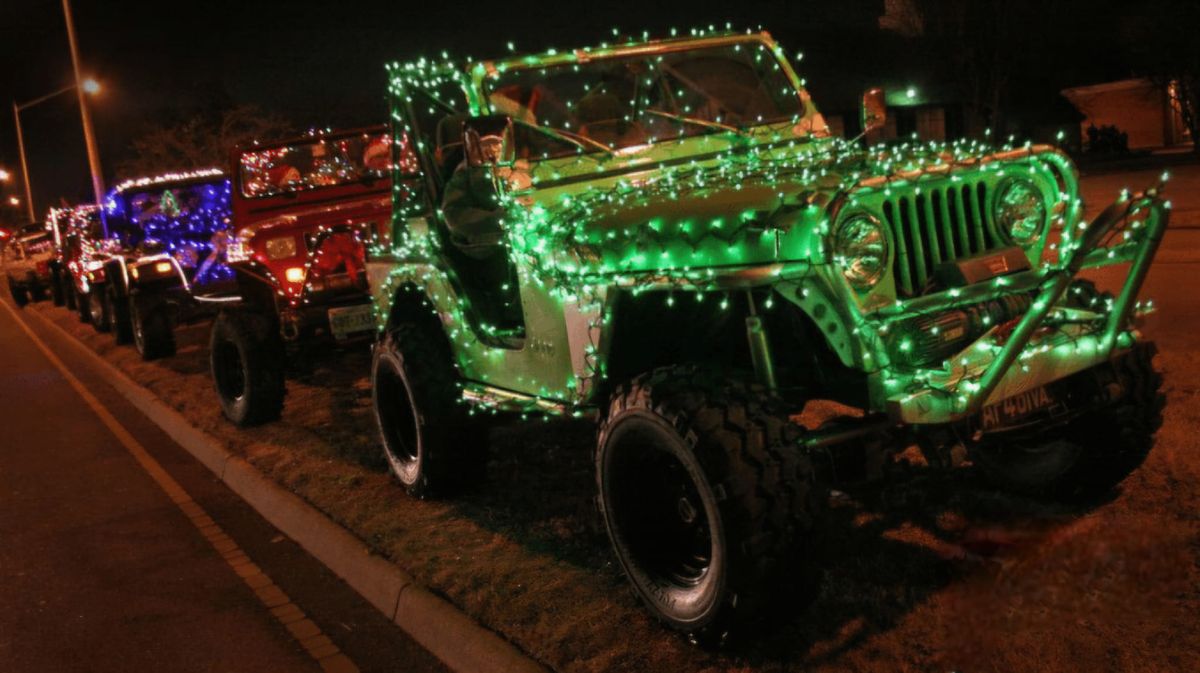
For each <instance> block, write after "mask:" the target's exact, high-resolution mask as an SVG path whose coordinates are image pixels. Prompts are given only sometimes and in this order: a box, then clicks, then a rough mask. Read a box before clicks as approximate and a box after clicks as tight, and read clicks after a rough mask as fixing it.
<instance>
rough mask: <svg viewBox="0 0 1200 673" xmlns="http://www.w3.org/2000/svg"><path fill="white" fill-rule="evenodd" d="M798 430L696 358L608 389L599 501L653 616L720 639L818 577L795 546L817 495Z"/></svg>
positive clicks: (803, 537) (807, 528)
mask: <svg viewBox="0 0 1200 673" xmlns="http://www.w3.org/2000/svg"><path fill="white" fill-rule="evenodd" d="M799 432H800V430H799V428H798V427H797V426H795V425H792V424H791V423H790V422H789V421H788V419H787V417H786V415H785V414H783V413H779V412H778V411H776V410H775V409H774V403H773V401H772V399H771V398H770V397H768V396H767V395H765V394H764V393H760V392H758V391H755V390H753V389H751V388H750V387H748V386H746V385H744V384H742V383H739V382H734V381H725V380H721V379H720V378H718V377H715V376H712V375H709V374H707V373H705V372H702V371H700V370H697V369H695V368H691V367H667V368H663V369H658V370H655V371H653V372H650V373H648V374H645V375H643V376H641V377H638V378H637V379H635V380H634V381H632V382H631V383H630V384H628V385H627V386H624V387H622V388H620V389H618V390H617V391H616V392H615V393H614V394H613V396H612V401H611V403H610V407H609V412H608V416H607V418H606V419H605V421H604V422H603V424H602V425H601V428H600V435H599V441H598V446H597V450H596V478H597V483H598V487H599V493H600V497H599V504H600V509H601V513H602V516H603V518H604V524H605V527H606V528H607V530H608V535H609V539H610V541H611V542H612V545H613V549H614V551H615V552H616V555H617V558H618V559H619V560H620V562H621V566H622V567H623V568H624V570H625V573H626V575H627V576H628V578H629V580H630V581H631V583H632V584H633V587H634V589H635V590H636V591H637V593H638V594H639V595H640V597H641V598H642V601H643V602H644V603H645V604H646V606H647V607H648V608H649V610H650V612H651V613H652V614H653V615H654V616H655V617H657V618H658V619H659V620H660V621H662V622H663V623H665V624H667V625H668V626H670V627H671V628H674V629H676V630H678V631H682V632H685V633H689V634H692V635H693V636H694V637H696V638H699V639H702V640H706V641H712V640H720V639H722V638H724V637H725V635H726V634H727V633H729V632H730V631H731V630H737V629H739V628H743V627H744V626H745V625H746V624H748V623H753V622H755V621H759V620H761V619H763V618H765V617H767V616H769V615H770V614H772V613H773V612H774V611H775V610H776V609H778V608H780V607H783V604H784V602H785V600H784V599H785V598H788V597H790V596H794V595H796V594H797V593H799V591H798V590H800V589H810V588H811V587H812V586H813V585H814V584H815V578H816V573H815V572H814V571H813V570H812V569H811V568H810V566H809V564H808V563H807V558H806V557H804V556H802V555H800V554H798V551H800V549H799V547H801V546H802V545H803V544H804V543H805V542H806V541H808V539H809V538H810V533H811V531H812V528H813V524H814V519H815V518H816V516H817V515H818V512H819V511H820V509H821V500H820V497H819V489H818V488H817V486H816V483H815V476H814V470H813V465H812V463H811V461H810V460H809V458H808V457H807V456H806V455H804V454H803V453H802V452H801V450H800V449H799V447H798V446H797V445H796V439H798V436H799Z"/></svg>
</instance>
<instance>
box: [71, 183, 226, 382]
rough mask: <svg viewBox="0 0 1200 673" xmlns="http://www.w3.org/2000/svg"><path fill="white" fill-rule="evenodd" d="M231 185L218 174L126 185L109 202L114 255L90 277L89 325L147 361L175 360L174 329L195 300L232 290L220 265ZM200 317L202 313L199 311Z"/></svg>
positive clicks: (187, 315) (107, 226)
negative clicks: (226, 288) (196, 296)
mask: <svg viewBox="0 0 1200 673" xmlns="http://www.w3.org/2000/svg"><path fill="white" fill-rule="evenodd" d="M229 199H230V186H229V180H227V179H226V178H225V174H224V173H223V172H222V171H220V170H217V169H209V170H202V171H193V172H188V173H171V174H166V175H160V176H156V177H149V178H141V179H137V180H129V181H126V182H124V183H122V184H120V185H118V186H117V187H115V188H113V190H112V191H110V192H109V193H108V195H107V196H106V197H105V199H104V204H103V211H104V212H103V214H104V225H105V226H104V229H105V230H106V235H105V238H106V240H107V241H108V247H109V249H110V251H109V252H108V253H107V254H106V255H105V256H103V257H102V258H101V259H98V260H95V261H93V263H92V264H90V265H89V266H90V267H91V268H90V269H89V270H88V271H87V273H86V286H85V287H86V288H87V289H86V290H85V292H86V295H87V297H86V305H87V307H88V313H89V315H90V318H91V323H92V325H93V326H94V327H95V328H96V329H97V330H98V331H101V332H109V331H111V332H112V333H113V334H114V336H115V337H116V339H117V343H130V342H132V343H133V344H134V346H135V347H136V348H137V350H138V353H140V354H141V356H142V358H143V359H146V360H151V359H154V358H158V357H164V356H168V355H172V354H174V353H175V336H174V328H173V324H174V322H175V321H176V320H177V319H179V318H185V319H186V318H190V317H191V315H190V314H191V313H192V312H193V311H195V310H196V305H195V303H194V302H192V301H191V298H192V297H193V295H194V294H195V293H210V292H212V293H219V292H220V291H221V287H222V286H223V285H224V284H226V283H232V281H233V273H232V271H231V270H230V269H229V268H228V267H227V266H225V265H224V264H223V262H222V260H223V257H224V247H225V237H226V229H227V227H228V226H229V219H230V209H229ZM201 310H202V309H201Z"/></svg>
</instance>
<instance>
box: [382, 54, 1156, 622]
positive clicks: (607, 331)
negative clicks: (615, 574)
mask: <svg viewBox="0 0 1200 673" xmlns="http://www.w3.org/2000/svg"><path fill="white" fill-rule="evenodd" d="M389 70H390V75H391V85H390V94H391V119H392V124H393V134H394V138H395V139H396V143H395V150H394V151H395V154H394V157H393V160H394V161H393V164H394V174H393V178H394V183H393V197H394V225H393V230H392V232H391V236H390V238H389V240H388V241H387V242H386V243H385V244H383V245H381V246H380V247H379V248H378V249H376V250H373V251H372V253H371V256H370V259H369V261H368V273H369V276H370V286H371V288H372V289H373V292H374V296H375V303H376V309H377V311H378V315H377V318H378V325H379V329H380V335H379V341H378V343H377V344H376V347H375V355H374V360H373V365H372V385H373V393H374V407H375V414H376V417H377V420H378V424H379V428H380V431H381V435H382V440H383V445H384V448H385V450H386V455H387V458H388V460H389V462H390V464H391V467H392V469H393V471H394V472H395V474H396V475H397V476H398V477H399V479H400V481H401V482H402V483H403V484H404V486H405V487H406V488H407V489H408V490H409V491H410V492H411V493H412V494H414V495H418V496H425V495H428V494H436V493H446V492H449V491H451V490H452V489H453V488H455V487H457V486H461V485H463V484H464V483H465V482H467V481H469V480H471V479H473V478H477V477H478V476H479V475H480V473H481V472H482V471H483V466H484V464H485V453H484V451H485V434H484V429H485V428H486V424H487V421H488V419H490V418H492V417H493V416H494V415H496V414H500V413H505V412H517V413H522V414H531V413H534V412H537V413H539V414H549V415H562V416H577V417H579V416H582V417H588V418H594V419H596V421H597V423H598V426H599V436H598V443H597V448H596V452H595V465H596V480H597V485H598V491H599V497H598V503H599V506H600V509H601V512H602V516H603V519H604V522H605V525H606V527H607V530H608V533H609V536H610V538H611V541H612V544H613V547H614V549H615V551H616V555H617V557H618V559H619V560H620V562H621V564H622V566H623V568H624V569H625V571H626V573H627V575H628V576H629V578H630V580H631V582H632V584H633V585H634V587H635V588H636V590H637V591H638V593H639V594H640V595H641V597H642V598H643V599H644V601H645V603H646V604H647V605H648V607H649V609H650V610H651V611H652V612H653V613H654V615H655V616H657V617H658V618H659V619H661V620H662V621H664V622H665V623H667V624H668V625H670V626H672V627H674V628H676V629H679V630H682V631H686V632H688V633H692V634H696V635H699V636H720V635H722V634H724V633H726V632H728V630H729V629H730V628H731V627H734V626H736V624H737V623H739V622H742V621H744V620H746V619H748V618H751V617H754V616H756V615H762V614H764V610H766V609H767V608H769V607H770V606H771V605H772V604H775V603H778V601H777V600H775V599H776V598H777V597H781V596H785V595H787V593H786V591H784V589H786V588H787V587H789V586H792V585H795V584H803V583H804V581H805V580H806V578H809V577H811V576H812V572H813V571H812V570H811V569H809V567H808V566H807V565H806V560H807V557H808V556H811V554H806V553H805V543H806V541H807V540H808V537H809V535H810V530H811V528H812V526H813V523H814V520H816V519H817V518H818V517H819V516H820V513H821V510H822V506H823V504H825V503H827V500H828V497H827V494H828V489H829V487H830V486H831V485H836V484H838V483H841V482H844V481H853V480H858V479H862V478H866V477H870V476H872V475H873V474H875V473H876V472H880V471H881V470H880V466H882V465H886V464H887V462H888V459H889V458H890V457H892V456H894V454H895V453H897V452H898V451H901V450H903V449H905V448H906V447H908V446H911V445H912V444H916V445H918V446H919V447H920V448H921V450H922V451H923V452H924V454H925V455H926V456H927V457H928V459H929V460H930V462H945V461H946V460H947V456H950V455H951V452H952V450H954V449H960V450H959V451H957V452H955V453H954V455H955V456H961V455H963V454H962V451H961V449H962V448H965V450H966V455H967V456H969V458H970V462H971V463H973V464H974V465H975V467H976V468H977V469H978V470H979V471H980V472H981V473H982V474H984V475H985V476H987V477H989V478H991V479H992V480H993V481H994V482H995V483H997V484H998V485H1001V486H1004V487H1009V488H1012V489H1014V490H1019V491H1023V492H1027V493H1030V494H1036V495H1042V496H1048V497H1059V498H1067V497H1078V496H1080V495H1085V496H1086V495H1089V494H1092V495H1094V494H1096V493H1097V492H1103V491H1107V490H1108V489H1111V488H1112V487H1113V486H1114V485H1116V484H1117V483H1118V482H1120V481H1121V480H1122V479H1123V478H1124V477H1125V476H1126V475H1128V474H1129V473H1130V472H1131V471H1132V470H1134V469H1135V468H1136V467H1137V466H1138V465H1139V464H1140V463H1141V462H1142V461H1143V459H1144V458H1145V456H1146V454H1147V453H1148V451H1149V450H1150V447H1151V446H1152V443H1153V435H1154V433H1155V431H1156V430H1157V428H1158V426H1159V425H1160V423H1161V410H1162V404H1163V397H1162V395H1161V394H1160V392H1159V388H1160V385H1161V378H1160V376H1159V375H1158V374H1157V373H1156V372H1155V370H1154V368H1153V365H1152V363H1151V360H1152V357H1153V353H1154V348H1153V345H1152V344H1150V343H1148V342H1145V341H1142V340H1141V337H1140V335H1139V334H1138V332H1137V331H1136V330H1135V329H1134V327H1133V320H1134V318H1135V317H1136V316H1137V315H1138V314H1139V312H1140V311H1141V310H1142V309H1143V308H1146V307H1144V306H1141V305H1140V304H1138V303H1137V301H1136V299H1137V294H1138V291H1139V288H1140V286H1141V284H1142V281H1143V280H1144V278H1145V275H1146V272H1147V269H1148V267H1149V265H1150V263H1151V261H1152V259H1153V256H1154V253H1155V250H1156V248H1157V246H1158V243H1159V241H1160V240H1161V237H1162V234H1163V231H1164V229H1165V226H1166V223H1167V210H1166V204H1165V203H1164V202H1163V201H1161V200H1160V198H1159V195H1158V190H1159V188H1160V187H1155V188H1152V189H1150V190H1148V191H1146V192H1145V193H1142V194H1137V195H1125V196H1124V197H1123V198H1122V199H1121V200H1119V201H1118V202H1117V203H1115V204H1113V205H1112V206H1111V207H1109V208H1108V209H1107V210H1105V211H1104V213H1103V214H1102V215H1100V216H1099V217H1098V218H1097V219H1096V220H1095V221H1093V222H1091V223H1084V222H1082V221H1081V213H1082V204H1081V202H1080V200H1079V198H1078V188H1077V177H1076V173H1075V170H1074V168H1073V166H1072V165H1071V163H1070V161H1069V160H1068V159H1067V158H1066V157H1065V156H1064V155H1062V154H1061V153H1060V152H1058V151H1056V150H1055V149H1053V148H1051V147H1039V146H1026V147H1022V148H1005V149H1002V150H991V149H988V148H984V147H982V146H979V145H977V144H973V143H967V142H959V143H952V144H929V145H916V144H908V145H898V146H895V147H888V148H885V147H876V148H871V149H863V147H862V145H861V144H860V143H859V142H857V140H854V141H846V140H844V139H841V138H837V137H834V136H832V135H831V134H830V132H829V130H828V127H827V125H826V123H825V121H824V119H823V118H822V116H821V114H820V113H819V112H818V111H817V109H816V108H815V107H814V105H813V103H812V102H811V100H810V99H809V96H808V94H807V93H806V92H805V89H804V81H803V80H802V79H800V78H799V77H798V76H797V75H796V73H795V72H794V71H793V69H792V66H791V65H790V64H789V62H788V60H787V58H786V57H785V55H784V51H783V50H782V49H781V48H780V47H779V46H778V45H777V44H776V43H775V42H774V41H773V40H772V39H771V37H770V36H769V35H767V34H765V33H754V34H732V33H728V34H720V33H718V34H692V35H691V36H688V37H679V38H672V39H667V40H662V41H647V42H628V43H621V44H616V45H600V46H599V47H596V48H590V49H580V50H574V51H562V52H550V53H546V54H542V55H538V56H523V57H510V58H504V59H499V60H494V61H483V62H478V63H471V64H468V65H466V66H457V67H456V66H454V65H452V64H449V63H440V62H439V63H435V62H426V61H422V62H417V63H410V64H407V65H393V66H391V67H390V68H389ZM884 115H885V110H884V107H883V105H882V94H881V92H879V91H877V90H875V91H870V92H868V93H867V94H866V95H864V101H863V118H864V119H863V124H864V128H867V129H868V130H870V129H874V128H877V127H878V126H880V125H881V124H882V121H883V117H884ZM1109 264H1129V271H1128V274H1127V278H1128V280H1127V281H1126V282H1125V284H1124V286H1123V288H1121V290H1120V292H1119V294H1117V295H1116V296H1112V295H1109V294H1104V293H1101V292H1099V291H1097V289H1096V288H1095V286H1094V285H1092V284H1091V283H1089V282H1087V281H1084V280H1082V279H1079V278H1077V276H1078V275H1079V273H1080V271H1081V270H1083V269H1086V268H1091V267H1098V266H1103V265H1109ZM814 399H826V400H835V401H837V402H840V403H841V404H843V405H849V406H851V407H854V408H857V409H860V410H861V413H860V414H848V415H847V416H846V417H845V418H842V419H839V420H836V421H834V422H830V423H827V424H825V425H822V426H821V427H818V428H803V427H801V426H800V425H799V422H798V419H799V414H800V413H801V411H802V410H803V409H804V407H805V404H806V403H807V402H809V401H811V400H814Z"/></svg>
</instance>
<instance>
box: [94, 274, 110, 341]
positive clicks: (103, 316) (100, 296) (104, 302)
mask: <svg viewBox="0 0 1200 673" xmlns="http://www.w3.org/2000/svg"><path fill="white" fill-rule="evenodd" d="M110 310H111V309H110V307H109V305H108V288H107V286H101V287H96V286H95V285H93V286H92V291H91V292H89V293H88V322H90V323H92V328H93V329H95V330H96V331H97V332H107V331H108V330H109V329H111V327H112V318H111V317H110V316H109V311H110Z"/></svg>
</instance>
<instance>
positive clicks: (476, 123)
mask: <svg viewBox="0 0 1200 673" xmlns="http://www.w3.org/2000/svg"><path fill="white" fill-rule="evenodd" d="M463 152H464V153H465V154H466V157H467V166H469V167H471V168H479V167H481V166H511V165H512V164H513V162H514V161H516V155H517V150H516V146H515V143H514V138H513V123H512V119H511V118H510V117H508V116H507V115H486V116H483V117H471V118H470V119H467V120H466V121H464V122H463Z"/></svg>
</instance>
